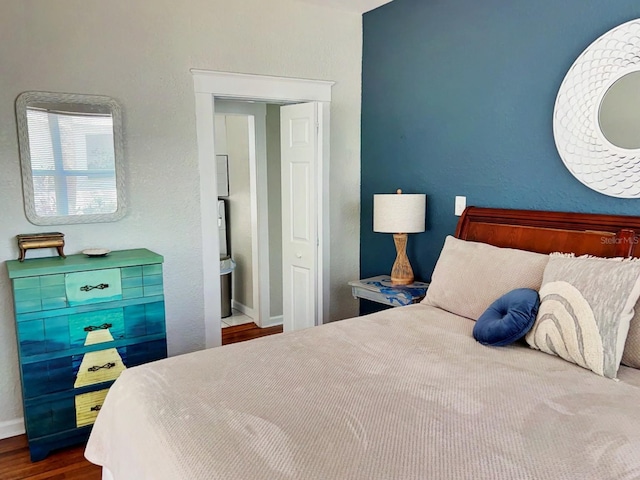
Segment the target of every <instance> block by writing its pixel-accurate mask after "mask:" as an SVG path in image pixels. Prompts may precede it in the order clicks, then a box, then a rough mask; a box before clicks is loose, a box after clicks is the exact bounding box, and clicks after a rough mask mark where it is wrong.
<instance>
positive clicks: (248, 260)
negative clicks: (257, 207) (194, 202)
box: [216, 115, 254, 309]
mask: <svg viewBox="0 0 640 480" xmlns="http://www.w3.org/2000/svg"><path fill="white" fill-rule="evenodd" d="M216 116H217V115H216ZM225 123H226V127H227V128H226V131H227V152H228V155H229V196H228V197H227V200H228V202H227V218H228V219H229V221H228V222H227V229H228V232H229V252H230V254H231V258H233V260H234V261H235V262H236V268H235V270H234V272H233V273H232V274H231V281H232V282H233V289H232V298H233V300H234V301H235V302H238V303H240V304H241V305H243V306H244V307H248V308H249V309H253V307H254V305H253V268H252V267H253V264H252V262H253V255H252V252H251V239H252V232H251V185H250V177H249V117H247V116H245V115H226V116H225Z"/></svg>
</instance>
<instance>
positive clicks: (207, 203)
mask: <svg viewBox="0 0 640 480" xmlns="http://www.w3.org/2000/svg"><path fill="white" fill-rule="evenodd" d="M191 74H192V75H193V88H194V94H195V107H196V108H195V110H196V123H197V139H198V162H199V171H200V218H201V223H202V264H203V279H202V285H203V294H204V323H205V325H204V327H205V345H206V347H207V348H210V347H217V346H219V345H221V343H222V337H221V321H222V319H221V310H220V261H219V254H220V251H219V247H218V227H217V223H216V219H217V215H216V214H215V211H214V210H215V208H216V205H217V203H216V202H217V198H218V185H217V181H216V178H217V177H216V162H215V139H214V135H213V132H214V128H215V127H214V118H215V99H227V100H246V101H258V102H270V103H303V102H321V105H322V110H323V115H322V117H321V118H322V124H323V125H326V126H327V127H328V122H329V107H330V101H331V87H332V86H333V85H334V84H335V82H331V81H326V80H310V79H299V78H289V77H274V76H265V75H252V74H245V73H231V72H217V71H208V70H196V69H192V70H191ZM322 147H323V148H322V155H321V158H319V159H318V164H319V165H318V168H319V170H320V172H321V173H320V174H319V175H318V191H319V192H320V195H321V198H320V199H319V201H318V205H319V206H320V208H319V211H318V227H319V228H318V232H319V235H320V238H318V243H319V246H320V248H319V251H318V256H319V258H318V277H319V278H318V282H317V284H318V296H317V316H316V322H317V323H323V322H324V320H325V316H326V315H328V308H327V306H328V305H329V304H330V298H329V292H330V289H329V281H328V280H329V275H328V269H329V258H330V257H329V243H330V242H329V240H330V231H329V209H328V208H327V206H328V204H329V198H328V192H329V191H330V188H329V187H330V186H329V182H328V179H329V160H330V156H329V128H327V129H326V130H325V131H324V137H323V145H322ZM265 318H266V316H265ZM263 326H264V325H263Z"/></svg>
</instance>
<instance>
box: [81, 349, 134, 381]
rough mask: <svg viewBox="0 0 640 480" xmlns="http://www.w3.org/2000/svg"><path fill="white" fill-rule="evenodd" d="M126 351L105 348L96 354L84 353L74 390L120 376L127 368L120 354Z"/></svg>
mask: <svg viewBox="0 0 640 480" xmlns="http://www.w3.org/2000/svg"><path fill="white" fill-rule="evenodd" d="M124 351H126V349H124V348H121V349H116V348H107V349H106V350H98V351H97V352H89V353H85V354H84V355H83V356H82V360H81V362H80V366H79V367H78V373H77V374H76V379H75V382H74V383H73V386H74V388H80V387H86V386H89V385H96V384H98V383H103V382H110V381H112V380H115V379H116V378H118V377H119V376H120V374H121V373H122V372H124V370H125V369H126V368H127V367H125V366H124V363H123V359H122V353H123V352H124Z"/></svg>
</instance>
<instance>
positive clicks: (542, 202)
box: [361, 0, 640, 281]
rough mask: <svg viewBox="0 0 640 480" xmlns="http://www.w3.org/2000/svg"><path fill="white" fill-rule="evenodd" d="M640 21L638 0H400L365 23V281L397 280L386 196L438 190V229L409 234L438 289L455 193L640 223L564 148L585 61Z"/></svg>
mask: <svg viewBox="0 0 640 480" xmlns="http://www.w3.org/2000/svg"><path fill="white" fill-rule="evenodd" d="M638 17H640V2H639V1H638V0H615V1H611V0H562V1H558V0H541V1H535V2H533V1H531V0H483V1H477V0H395V1H393V2H391V3H389V4H387V5H385V6H383V7H381V8H378V9H376V10H373V11H372V12H369V13H367V14H365V15H364V17H363V66H362V69H363V75H362V77H363V78H362V83H363V85H362V214H361V275H362V277H363V278H364V277H368V276H373V275H378V274H382V273H388V272H390V271H391V266H392V264H393V260H394V258H395V249H394V246H393V240H392V236H391V235H390V234H382V233H374V232H373V230H372V228H373V211H372V207H373V194H374V193H392V192H395V190H396V189H397V188H402V189H403V191H404V192H406V193H426V194H427V231H426V232H425V233H421V234H413V235H410V236H409V247H408V254H409V258H410V260H411V264H412V266H413V268H414V273H415V275H416V278H417V279H419V280H426V281H428V280H429V279H430V277H431V272H432V271H433V267H434V265H435V263H436V260H437V258H438V255H439V253H440V249H441V248H442V244H443V242H444V239H445V237H446V235H450V234H453V233H454V231H455V227H456V223H457V221H458V217H456V216H455V215H454V213H453V209H454V197H455V196H456V195H465V196H466V197H467V205H476V206H482V207H501V208H518V209H536V210H561V211H576V212H594V213H612V214H622V215H640V200H635V199H634V200H624V199H617V198H612V197H607V196H605V195H602V194H600V193H597V192H595V191H593V190H590V189H589V188H587V187H585V186H584V185H582V184H581V183H580V182H579V181H578V180H576V179H575V178H574V177H573V176H572V175H571V174H570V173H569V171H568V170H567V169H566V168H565V167H564V165H563V163H562V160H561V159H560V157H559V155H558V153H557V150H556V148H555V143H554V140H553V126H552V116H553V107H554V103H555V98H556V94H557V92H558V88H559V87H560V84H561V83H562V80H563V78H564V75H565V73H566V72H567V70H568V69H569V67H570V66H571V65H572V63H573V62H574V61H575V59H576V58H577V57H578V55H579V54H580V53H581V52H582V51H583V50H584V49H585V48H586V47H587V46H588V45H589V44H590V43H591V42H593V41H594V40H595V39H596V38H598V37H599V36H600V35H602V34H603V33H605V32H606V31H608V30H610V29H611V28H613V27H615V26H617V25H619V24H621V23H624V22H626V21H629V20H632V19H634V18H638Z"/></svg>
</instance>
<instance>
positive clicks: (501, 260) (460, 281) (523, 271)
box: [422, 236, 549, 320]
mask: <svg viewBox="0 0 640 480" xmlns="http://www.w3.org/2000/svg"><path fill="white" fill-rule="evenodd" d="M548 261H549V256H548V255H542V254H540V253H533V252H527V251H525V250H516V249H514V248H500V247H494V246H493V245H488V244H486V243H478V242H469V241H466V240H459V239H457V238H455V237H451V236H448V237H447V238H446V240H445V242H444V247H443V248H442V252H441V253H440V258H438V263H437V264H436V268H435V270H434V271H433V275H432V277H431V283H430V285H429V289H428V290H427V296H426V297H425V298H424V300H423V301H422V303H424V304H426V305H432V306H434V307H438V308H441V309H443V310H446V311H448V312H451V313H455V314H456V315H461V316H463V317H467V318H471V319H472V320H477V319H478V318H479V317H480V315H482V313H483V312H484V311H485V310H486V309H487V308H488V307H489V305H491V304H492V303H493V302H494V301H495V300H496V299H497V298H500V297H501V296H502V295H504V294H505V293H507V292H510V291H511V290H515V289H516V288H531V289H533V290H540V285H541V284H542V275H543V273H544V269H545V267H546V266H547V262H548Z"/></svg>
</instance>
